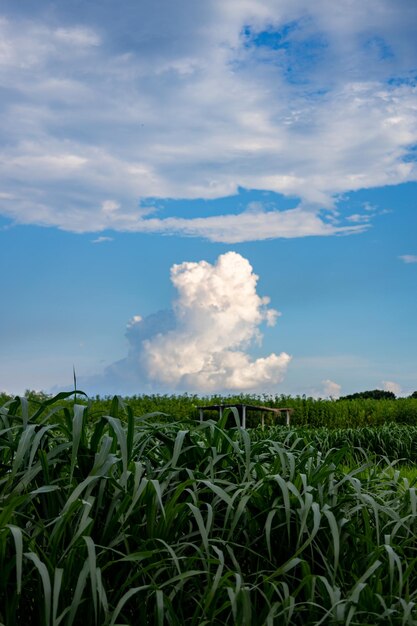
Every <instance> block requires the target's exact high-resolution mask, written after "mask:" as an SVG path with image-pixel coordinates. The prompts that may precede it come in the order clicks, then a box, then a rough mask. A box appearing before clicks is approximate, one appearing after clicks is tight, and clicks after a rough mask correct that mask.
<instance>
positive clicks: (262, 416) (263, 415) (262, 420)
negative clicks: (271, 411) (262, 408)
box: [261, 413, 265, 430]
mask: <svg viewBox="0 0 417 626" xmlns="http://www.w3.org/2000/svg"><path fill="white" fill-rule="evenodd" d="M261 427H262V430H264V429H265V413H262V415H261Z"/></svg>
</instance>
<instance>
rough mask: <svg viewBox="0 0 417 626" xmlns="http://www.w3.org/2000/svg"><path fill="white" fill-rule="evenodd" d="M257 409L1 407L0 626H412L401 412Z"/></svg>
mask: <svg viewBox="0 0 417 626" xmlns="http://www.w3.org/2000/svg"><path fill="white" fill-rule="evenodd" d="M239 399H240V400H239V401H242V396H240V397H239ZM5 400H7V399H6V398H5ZM210 400H211V401H212V402H213V403H215V402H217V401H218V399H215V398H212V399H210ZM262 400H263V401H265V404H268V403H269V405H270V406H272V405H275V406H278V405H280V406H286V405H287V406H292V407H293V408H294V414H293V424H292V426H291V427H290V428H286V427H285V426H282V425H279V424H277V425H271V426H268V427H267V428H265V429H264V430H261V429H260V428H259V427H257V428H249V429H248V430H243V429H242V428H241V427H240V425H239V416H238V415H237V413H236V412H235V411H233V410H232V411H230V412H229V413H227V412H226V413H225V414H224V416H223V418H222V421H221V422H218V423H217V422H214V421H212V420H208V421H204V422H203V423H200V422H199V421H198V420H196V419H195V418H196V416H197V415H196V409H195V407H196V405H197V404H198V402H199V399H198V398H196V397H195V396H180V397H179V398H175V397H168V396H162V397H158V396H152V397H150V396H144V397H138V398H132V399H131V401H129V402H124V401H123V400H122V399H120V398H113V399H107V400H100V399H95V400H93V401H87V400H86V399H85V397H84V396H83V395H82V394H80V393H78V394H77V396H76V397H75V398H74V393H72V394H59V396H57V397H56V398H47V397H44V398H41V399H39V398H36V397H34V396H28V397H26V398H17V399H10V400H7V401H6V402H5V404H4V405H3V407H2V408H1V409H0V498H1V501H0V572H1V576H0V624H4V626H14V625H17V624H25V625H26V624H27V625H32V624H39V625H42V626H43V625H45V626H52V625H53V626H58V625H62V626H64V625H65V626H67V625H68V626H69V625H71V624H74V625H76V624H77V625H78V624H80V625H81V624H82V625H83V626H89V625H90V624H91V625H93V624H97V625H116V624H118V625H121V624H128V625H132V626H133V625H136V624H140V625H142V624H157V625H161V626H162V625H163V624H170V625H175V626H183V625H190V626H191V625H193V626H204V625H205V624H207V625H209V624H213V625H218V626H221V625H224V624H238V625H242V626H244V625H246V626H248V625H254V626H262V625H264V624H265V625H275V624H276V625H281V624H283V625H285V624H288V625H292V624H294V625H300V626H301V625H305V624H315V625H317V626H318V625H319V624H347V625H349V624H350V625H351V626H359V625H360V626H364V625H366V624H369V625H371V624H381V625H389V624H395V625H412V624H417V605H416V603H417V493H416V485H417V471H416V467H417V463H416V458H417V444H416V442H417V417H416V414H417V400H414V399H405V400H404V401H403V400H402V399H399V400H392V401H391V400H386V401H385V400H382V401H381V400H380V401H372V402H371V401H368V400H366V401H365V400H363V401H361V402H360V401H357V400H350V401H349V400H346V401H324V400H323V401H312V400H310V399H305V398H295V399H291V398H285V397H279V398H275V399H273V400H271V399H269V400H268V401H266V399H263V398H258V399H257V402H260V401H262ZM227 401H228V402H229V401H230V398H228V399H227ZM252 402H253V399H252ZM290 402H292V404H290ZM274 403H275V404H274ZM349 403H350V404H349ZM375 403H376V404H375ZM378 403H380V404H378ZM395 403H397V404H395ZM349 406H350V407H351V417H350V418H349V415H350V414H349ZM187 407H188V413H187V411H186V408H187ZM337 407H339V408H337ZM158 411H162V413H161V412H158ZM253 420H255V418H253ZM254 425H255V424H254V423H252V426H254Z"/></svg>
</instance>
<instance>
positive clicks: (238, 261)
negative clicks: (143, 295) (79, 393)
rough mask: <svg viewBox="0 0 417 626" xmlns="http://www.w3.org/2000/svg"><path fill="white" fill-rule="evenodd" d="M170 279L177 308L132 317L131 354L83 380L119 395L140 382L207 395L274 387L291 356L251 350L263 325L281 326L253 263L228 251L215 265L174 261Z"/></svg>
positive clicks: (129, 335)
mask: <svg viewBox="0 0 417 626" xmlns="http://www.w3.org/2000/svg"><path fill="white" fill-rule="evenodd" d="M171 280H172V283H173V285H174V286H175V288H176V289H177V292H178V296H177V299H176V300H175V302H174V305H173V309H172V311H165V312H164V311H160V312H159V313H156V314H153V315H150V316H148V317H146V318H142V317H141V316H140V315H136V316H135V317H133V318H132V320H131V321H130V322H129V324H128V328H127V335H126V336H127V338H128V341H129V354H128V356H127V358H126V359H123V360H121V361H119V362H117V363H114V364H113V365H111V366H110V367H109V368H107V370H106V372H105V373H104V375H103V376H98V377H95V378H94V379H90V380H87V381H85V382H83V384H85V386H87V388H90V389H92V390H93V391H94V390H99V391H100V388H101V387H103V388H104V387H105V388H106V389H107V390H108V389H109V388H111V389H115V390H119V392H120V389H121V388H122V389H123V390H125V389H126V388H127V389H128V390H129V391H130V392H132V391H133V390H135V389H137V388H138V385H141V387H142V388H143V386H145V385H149V386H150V388H156V389H161V388H162V389H164V390H167V389H168V390H171V391H172V390H180V391H184V390H188V391H197V392H201V393H207V392H218V391H257V392H260V391H275V390H276V386H277V384H279V383H280V382H281V381H282V379H283V377H284V375H285V372H286V370H287V367H288V364H289V362H290V360H291V357H290V356H289V355H288V354H286V353H284V352H282V353H281V354H275V353H271V354H268V355H267V356H264V357H259V358H252V357H251V355H250V352H249V348H250V346H251V344H253V343H254V342H255V343H258V344H259V343H260V340H261V338H262V335H261V332H260V326H261V324H262V323H266V324H268V325H271V326H272V325H274V324H275V321H276V319H277V316H278V312H277V311H275V310H274V309H272V308H270V307H268V303H269V299H268V298H265V297H260V296H259V295H258V294H257V292H256V284H257V280H258V277H257V276H256V274H254V272H253V269H252V267H251V265H250V264H249V262H248V261H247V260H246V259H245V258H243V257H242V256H241V255H239V254H236V253H235V252H228V253H226V254H223V255H221V256H219V258H218V259H217V261H216V263H214V264H213V265H212V264H210V263H207V262H206V261H199V262H198V263H189V262H185V263H181V264H180V265H174V266H173V267H172V268H171ZM109 385H110V387H109Z"/></svg>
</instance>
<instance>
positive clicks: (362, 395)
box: [339, 389, 396, 400]
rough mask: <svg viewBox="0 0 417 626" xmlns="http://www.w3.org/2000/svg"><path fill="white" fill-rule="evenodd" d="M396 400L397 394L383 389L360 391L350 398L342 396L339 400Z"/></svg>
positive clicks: (349, 396)
mask: <svg viewBox="0 0 417 626" xmlns="http://www.w3.org/2000/svg"><path fill="white" fill-rule="evenodd" d="M369 398H370V399H372V400H395V398H396V396H395V393H393V392H392V391H384V390H383V389H373V390H372V391H359V392H358V393H352V394H350V395H348V396H342V397H341V398H339V400H364V399H369Z"/></svg>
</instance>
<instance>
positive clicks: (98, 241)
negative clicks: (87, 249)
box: [91, 237, 113, 243]
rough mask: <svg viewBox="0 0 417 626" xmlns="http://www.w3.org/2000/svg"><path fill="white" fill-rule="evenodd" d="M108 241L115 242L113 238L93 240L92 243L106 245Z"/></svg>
mask: <svg viewBox="0 0 417 626" xmlns="http://www.w3.org/2000/svg"><path fill="white" fill-rule="evenodd" d="M106 241H113V237H97V239H92V241H91V243H105V242H106Z"/></svg>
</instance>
